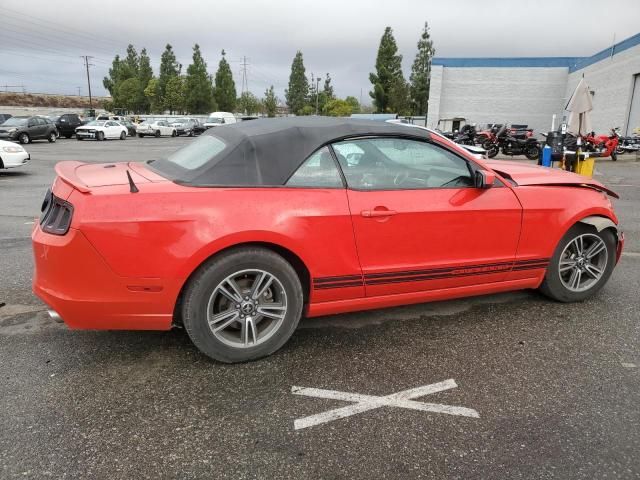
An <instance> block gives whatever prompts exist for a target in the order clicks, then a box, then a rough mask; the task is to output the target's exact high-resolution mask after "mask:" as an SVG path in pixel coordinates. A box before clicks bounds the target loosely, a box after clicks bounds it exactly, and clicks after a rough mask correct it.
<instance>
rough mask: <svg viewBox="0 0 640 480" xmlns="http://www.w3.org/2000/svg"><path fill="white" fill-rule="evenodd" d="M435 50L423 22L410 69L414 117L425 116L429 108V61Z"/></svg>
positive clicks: (426, 25) (425, 24)
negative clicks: (422, 28)
mask: <svg viewBox="0 0 640 480" xmlns="http://www.w3.org/2000/svg"><path fill="white" fill-rule="evenodd" d="M434 53H435V50H434V48H433V41H432V40H431V36H430V35H429V25H428V23H427V22H424V30H423V31H422V35H421V36H420V40H418V53H416V58H415V60H414V61H413V66H412V67H411V76H410V77H409V80H410V82H411V87H410V91H411V110H412V113H413V114H414V115H426V114H427V109H428V107H429V84H430V80H431V59H432V58H433V55H434Z"/></svg>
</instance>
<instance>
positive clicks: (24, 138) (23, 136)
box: [18, 133, 31, 145]
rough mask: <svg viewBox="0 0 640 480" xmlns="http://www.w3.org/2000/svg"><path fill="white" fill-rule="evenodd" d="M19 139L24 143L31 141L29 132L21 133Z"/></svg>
mask: <svg viewBox="0 0 640 480" xmlns="http://www.w3.org/2000/svg"><path fill="white" fill-rule="evenodd" d="M18 141H19V142H20V143H22V144H23V145H24V144H27V143H29V142H30V141H31V138H29V134H27V133H21V134H20V135H19V136H18Z"/></svg>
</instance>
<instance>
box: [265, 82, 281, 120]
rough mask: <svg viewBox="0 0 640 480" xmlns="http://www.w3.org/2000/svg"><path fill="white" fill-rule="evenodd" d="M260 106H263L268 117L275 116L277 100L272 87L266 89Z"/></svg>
mask: <svg viewBox="0 0 640 480" xmlns="http://www.w3.org/2000/svg"><path fill="white" fill-rule="evenodd" d="M262 104H263V105H264V109H265V111H266V112H267V116H268V117H275V116H276V110H277V108H278V99H277V98H276V93H275V91H274V90H273V85H271V86H270V87H269V88H267V90H266V91H265V92H264V99H263V100H262Z"/></svg>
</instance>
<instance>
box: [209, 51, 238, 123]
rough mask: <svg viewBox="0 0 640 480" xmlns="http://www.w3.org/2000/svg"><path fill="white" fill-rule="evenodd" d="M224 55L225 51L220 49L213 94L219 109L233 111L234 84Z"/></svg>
mask: <svg viewBox="0 0 640 480" xmlns="http://www.w3.org/2000/svg"><path fill="white" fill-rule="evenodd" d="M225 55H226V53H225V51H224V50H222V58H221V59H220V63H219V64H218V71H217V72H216V79H215V89H214V96H215V99H216V103H217V104H218V108H219V109H220V110H221V111H223V112H233V110H234V109H235V106H236V84H235V82H234V81H233V74H232V73H231V67H230V66H229V62H227V59H226V58H225Z"/></svg>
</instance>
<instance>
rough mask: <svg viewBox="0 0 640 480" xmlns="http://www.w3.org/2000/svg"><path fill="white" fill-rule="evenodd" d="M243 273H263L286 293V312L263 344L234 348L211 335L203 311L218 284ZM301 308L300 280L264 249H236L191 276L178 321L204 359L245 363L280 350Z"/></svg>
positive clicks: (280, 259) (285, 264) (205, 309)
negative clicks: (270, 277)
mask: <svg viewBox="0 0 640 480" xmlns="http://www.w3.org/2000/svg"><path fill="white" fill-rule="evenodd" d="M247 269H259V270H263V271H265V272H268V273H269V274H271V275H273V276H275V277H276V278H277V279H278V281H279V282H280V283H281V285H282V287H283V289H284V292H285V293H286V301H287V310H286V313H285V315H284V319H283V320H282V323H281V324H280V325H279V327H278V329H277V330H276V331H275V332H274V333H273V334H272V335H271V336H270V337H268V338H266V339H265V340H264V342H262V343H258V344H257V345H255V346H252V347H246V348H238V347H233V346H230V345H227V344H226V343H223V342H222V341H220V340H219V339H218V338H217V337H216V336H215V335H214V334H213V333H212V331H211V328H210V327H209V324H208V320H207V308H208V304H209V299H210V297H211V295H212V293H213V292H214V291H215V289H216V287H217V286H218V285H219V284H220V283H221V282H223V281H224V280H225V279H226V278H227V277H228V276H230V275H232V274H234V273H236V272H240V271H242V270H247ZM245 298H246V297H245ZM302 307H303V294H302V286H301V284H300V279H299V278H298V275H297V274H296V272H295V270H294V269H293V267H292V266H291V265H290V264H289V263H288V262H287V261H286V260H285V259H284V258H282V257H281V256H280V255H278V254H276V253H274V252H272V251H271V250H267V249H264V248H257V247H251V248H239V249H236V250H232V251H229V252H227V253H224V254H222V255H220V256H218V257H214V258H212V259H211V260H209V261H207V262H206V263H204V264H203V265H202V266H201V267H200V268H199V269H198V271H197V272H196V273H195V274H194V275H193V277H192V278H191V279H190V280H189V283H188V285H187V288H186V290H185V293H184V297H183V302H182V319H183V323H184V327H185V329H186V331H187V333H188V335H189V338H191V341H192V342H193V343H194V345H195V346H196V347H197V348H198V349H199V350H200V351H201V352H202V353H204V354H205V355H207V356H209V357H211V358H213V359H214V360H218V361H220V362H224V363H236V362H247V361H250V360H256V359H258V358H262V357H266V356H267V355H270V354H272V353H273V352H275V351H276V350H278V349H279V348H280V347H282V346H283V345H284V344H285V343H286V341H287V340H288V339H289V338H290V337H291V335H292V334H293V332H294V330H295V329H296V327H297V326H298V322H299V321H300V317H301V316H302Z"/></svg>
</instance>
